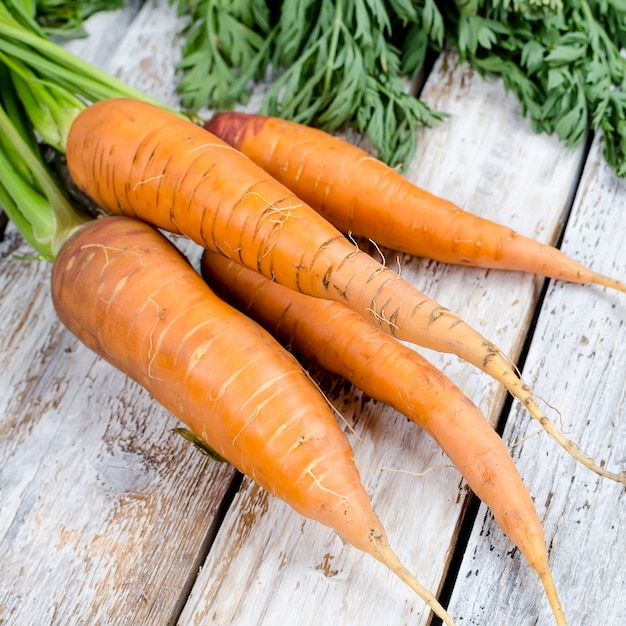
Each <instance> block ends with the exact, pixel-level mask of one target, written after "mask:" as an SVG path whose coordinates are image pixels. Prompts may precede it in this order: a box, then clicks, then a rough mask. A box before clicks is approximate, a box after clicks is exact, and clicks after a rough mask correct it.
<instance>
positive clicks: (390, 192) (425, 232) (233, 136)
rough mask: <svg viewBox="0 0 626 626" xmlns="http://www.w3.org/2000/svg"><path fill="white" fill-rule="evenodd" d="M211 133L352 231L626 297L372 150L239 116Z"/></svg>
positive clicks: (435, 255) (417, 251)
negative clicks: (602, 288)
mask: <svg viewBox="0 0 626 626" xmlns="http://www.w3.org/2000/svg"><path fill="white" fill-rule="evenodd" d="M205 127H206V128H207V129H208V130H209V131H211V132H212V133H213V134H215V135H217V136H218V137H221V138H222V139H224V140H225V141H226V142H228V143H229V144H230V145H232V146H234V147H235V148H237V149H238V150H241V151H242V152H243V153H244V154H246V155H247V156H248V157H250V158H251V159H252V160H253V161H254V162H255V163H257V164H258V165H260V166H261V167H262V168H263V169H265V170H266V171H267V172H269V173H270V174H271V175H272V176H274V177H275V178H276V179H277V180H279V181H280V182H282V183H283V184H284V185H285V186H286V187H288V188H289V189H291V190H292V191H293V192H294V193H295V194H296V195H297V196H299V197H300V198H302V199H303V200H304V201H305V202H307V203H308V204H309V205H310V206H312V207H313V208H314V209H316V210H317V211H319V212H320V213H321V214H322V215H324V217H326V219H328V221H329V222H331V223H333V224H334V225H335V226H336V227H337V228H338V229H339V230H341V231H343V232H344V233H348V232H351V233H353V234H354V235H357V236H363V237H367V238H369V239H372V240H373V241H375V242H376V243H377V244H379V245H382V246H385V247H388V248H392V249H394V250H398V251H401V252H406V253H408V254H412V255H415V256H419V257H425V258H429V259H434V260H436V261H440V262H443V263H452V264H457V265H466V266H471V267H485V268H493V269H498V270H515V271H522V272H530V273H533V274H538V275H540V276H546V277H549V278H555V279H559V280H564V281H570V282H574V283H595V284H598V285H602V286H605V287H611V288H614V289H617V290H619V291H623V292H626V283H624V282H621V281H618V280H615V279H613V278H609V277H607V276H602V275H601V274H598V273H596V272H594V271H592V270H590V269H589V268H587V267H585V266H584V265H582V264H581V263H579V262H577V261H575V260H573V259H571V258H570V257H568V256H567V255H565V254H564V253H563V252H561V251H560V250H559V249H557V248H555V247H553V246H549V245H544V244H542V243H539V242H538V241H536V240H535V239H532V238H530V237H525V236H523V235H521V234H519V233H517V232H515V231H513V230H511V229H510V228H508V227H506V226H504V225H501V224H498V223H496V222H493V221H491V220H487V219H484V218H481V217H479V216H478V215H474V214H472V213H469V212H467V211H464V210H462V209H461V208H459V207H458V206H456V205H455V204H453V203H452V202H449V201H448V200H445V199H443V198H440V197H438V196H435V195H433V194H431V193H429V192H428V191H425V190H424V189H420V188H419V187H417V186H415V185H413V184H412V183H411V182H410V181H408V180H407V179H406V178H404V176H402V175H401V174H399V173H398V172H397V171H395V170H393V169H392V168H390V167H388V166H387V165H385V164H384V163H383V162H382V161H379V160H377V159H375V158H373V157H372V156H371V155H369V154H368V153H367V152H365V151H364V150H362V149H360V148H358V147H356V146H354V145H352V144H350V143H348V142H346V141H344V140H342V139H340V138H338V137H334V136H332V135H330V134H328V133H326V132H324V131H322V130H318V129H315V128H310V127H308V126H304V125H302V124H298V123H296V122H291V121H287V120H282V119H278V118H272V117H265V116H262V115H252V114H246V113H237V112H224V113H218V114H217V115H215V116H214V117H213V119H212V120H210V121H208V122H207V123H206V125H205Z"/></svg>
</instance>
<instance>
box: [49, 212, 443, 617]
mask: <svg viewBox="0 0 626 626" xmlns="http://www.w3.org/2000/svg"><path fill="white" fill-rule="evenodd" d="M52 293H53V301H54V305H55V308H56V311H57V313H58V315H59V318H60V319H61V321H62V322H63V323H64V324H65V325H66V326H67V327H68V328H69V329H70V330H71V331H72V332H73V333H74V334H75V335H76V336H77V337H78V338H79V339H80V340H81V341H83V342H84V343H85V344H86V345H87V346H88V347H89V348H91V349H92V350H94V351H95V352H96V353H97V354H99V355H100V356H101V357H103V358H104V359H106V360H107V361H109V362H110V363H111V364H113V365H114V366H115V367H117V368H118V369H120V370H121V371H123V372H125V373H126V374H127V375H128V376H130V377H131V378H133V379H134V380H136V381H137V382H138V383H140V384H141V385H142V386H143V387H145V388H146V389H147V390H148V391H149V392H150V393H151V394H152V396H153V397H154V398H155V399H156V400H158V401H159V402H160V403H161V404H162V405H163V406H164V407H165V408H167V409H168V410H169V411H171V412H172V413H173V414H174V415H175V416H177V417H178V418H179V419H180V420H181V421H183V422H184V423H185V424H186V425H187V426H188V427H189V428H190V429H191V430H192V432H193V433H194V434H195V435H197V436H198V437H200V438H201V439H202V440H204V441H205V442H206V443H207V444H208V445H209V446H210V447H211V448H213V449H214V450H215V451H216V452H217V453H218V454H219V455H221V456H222V457H223V458H225V459H226V460H228V461H229V462H230V463H232V464H233V465H234V466H235V467H236V468H237V469H239V470H240V471H241V472H243V473H245V474H246V475H248V476H249V477H250V478H252V479H253V480H254V481H256V482H257V483H258V484H260V485H261V486H262V487H263V488H265V489H266V490H267V491H269V492H270V493H271V494H273V495H275V496H277V497H279V498H281V499H282V500H284V501H285V502H287V503H288V504H289V505H290V506H291V507H293V508H294V509H295V510H296V511H298V512H299V513H301V514H302V515H304V516H306V517H309V518H311V519H314V520H317V521H319V522H321V523H322V524H325V525H327V526H330V527H331V528H333V529H334V530H335V531H336V532H337V533H338V534H339V535H341V536H342V537H343V538H344V539H345V540H346V541H348V542H349V543H351V544H352V545H354V546H355V547H356V548H358V549H360V550H363V551H364V552H366V553H368V554H370V555H372V556H374V557H375V558H377V559H378V560H379V561H381V562H382V563H383V564H385V565H386V566H387V567H389V568H390V569H391V570H392V571H394V572H395V573H396V574H397V575H398V576H400V577H401V578H402V579H403V580H404V581H405V582H406V583H407V584H408V585H409V586H410V587H411V588H412V589H413V590H414V591H416V593H418V594H419V595H420V596H421V597H422V598H423V599H424V600H425V601H426V602H427V604H429V605H430V606H431V608H432V609H433V611H435V613H436V614H437V615H439V616H440V617H441V618H442V619H443V620H444V622H445V623H447V624H451V623H452V621H451V619H450V617H449V616H448V614H447V613H446V612H445V610H444V609H443V608H442V607H441V605H440V604H439V603H438V602H437V600H436V599H435V597H434V596H433V595H432V594H431V593H430V592H429V591H428V590H426V589H425V588H424V587H423V586H422V585H420V584H419V582H418V581H417V580H416V579H415V578H414V577H413V576H412V575H411V574H410V573H409V572H408V571H407V570H406V568H404V566H403V565H402V564H401V563H400V562H399V560H398V558H397V557H396V555H395V553H394V552H393V551H392V549H391V547H390V546H389V543H388V540H387V538H386V535H385V531H384V529H383V527H382V525H381V523H380V521H379V520H378V518H377V516H376V514H375V513H374V511H373V509H372V507H371V504H370V501H369V497H368V495H367V493H366V492H365V489H364V488H363V486H362V484H361V482H360V478H359V474H358V471H357V469H356V466H355V464H354V461H353V455H352V450H351V447H350V444H349V442H348V440H347V438H346V437H345V435H344V433H343V432H342V431H341V429H340V428H339V425H338V424H337V422H336V419H335V416H334V415H333V413H332V411H331V410H330V408H329V407H328V405H327V403H326V401H325V400H324V398H323V397H322V396H321V394H320V393H319V392H318V391H317V389H316V388H315V387H314V385H313V384H312V383H311V382H310V380H308V378H307V377H306V375H305V374H304V372H303V371H302V369H301V367H300V366H299V364H298V363H297V361H296V360H295V359H294V358H293V357H292V356H291V355H290V354H288V353H287V352H286V351H285V350H284V349H283V348H282V347H281V346H280V345H279V344H278V343H277V342H276V341H275V340H274V339H273V338H272V337H271V336H270V335H269V333H267V332H266V331H264V330H263V329H262V328H261V327H260V326H258V325H257V324H255V323H253V322H252V321H251V320H250V319H248V318H246V317H245V316H244V315H242V314H241V313H239V312H238V311H236V310H235V309H233V308H232V307H230V306H229V305H227V304H226V303H224V302H223V301H222V300H220V299H219V298H218V297H217V296H216V295H215V294H214V292H212V291H211V290H210V289H209V287H208V286H207V285H206V284H205V282H204V281H203V280H202V278H201V277H200V276H199V275H198V274H197V272H195V270H193V268H192V267H191V266H190V265H189V264H188V262H187V261H186V259H184V257H183V256H182V255H181V254H180V253H179V252H178V250H177V249H176V248H175V247H174V246H173V245H172V244H170V242H169V241H167V239H165V237H163V236H162V235H161V234H160V233H159V232H158V231H157V230H156V229H155V228H153V227H151V226H149V225H147V224H145V223H143V222H140V221H138V220H132V219H128V218H122V217H106V218H102V219H100V220H95V221H93V222H92V223H90V224H89V225H87V226H86V227H84V228H83V229H82V230H80V231H78V233H77V234H75V235H73V236H72V237H71V238H70V239H69V240H68V241H67V242H66V244H65V245H64V246H63V248H62V249H61V251H60V253H59V255H58V257H57V259H56V261H55V264H54V268H53V275H52Z"/></svg>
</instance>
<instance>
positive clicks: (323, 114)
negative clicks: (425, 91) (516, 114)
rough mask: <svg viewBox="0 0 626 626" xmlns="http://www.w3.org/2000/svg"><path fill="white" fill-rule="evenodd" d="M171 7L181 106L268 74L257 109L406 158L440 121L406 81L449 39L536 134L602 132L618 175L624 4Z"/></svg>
mask: <svg viewBox="0 0 626 626" xmlns="http://www.w3.org/2000/svg"><path fill="white" fill-rule="evenodd" d="M172 1H174V0H172ZM177 6H178V9H179V12H180V13H181V15H186V16H187V18H188V26H187V28H186V31H185V32H186V33H187V39H186V42H185V44H184V48H183V60H182V62H181V64H180V66H179V69H180V71H181V74H182V78H181V80H180V83H179V90H180V92H181V98H182V102H183V105H184V106H186V107H189V108H191V109H192V110H193V109H198V108H201V107H202V106H204V105H206V104H208V105H209V106H211V107H217V108H227V107H231V106H233V105H234V104H236V103H237V102H241V101H244V100H245V99H246V98H247V97H248V96H249V93H250V89H251V83H250V79H252V78H254V79H256V80H260V79H264V78H266V77H267V76H268V74H269V76H270V77H272V78H273V79H274V85H273V87H272V88H271V89H270V91H269V93H268V94H267V96H266V97H265V99H264V102H263V106H262V111H261V112H262V113H264V114H266V115H272V116H279V117H284V118H287V119H291V120H293V121H297V122H302V123H305V124H310V125H316V126H319V127H321V128H322V129H324V130H335V129H338V128H340V127H342V126H351V127H353V128H355V129H356V130H357V131H359V132H361V133H364V134H366V135H367V138H368V139H369V141H370V143H371V144H372V148H373V149H374V150H375V151H376V152H377V156H378V157H379V158H380V159H381V160H383V161H385V162H387V163H388V164H390V165H397V164H402V163H404V164H406V163H407V162H408V161H409V160H410V159H411V157H412V155H413V153H414V151H415V148H416V139H415V137H416V130H417V128H418V127H419V126H420V125H431V124H433V123H435V122H436V121H437V120H439V119H441V117H442V115H441V113H439V112H435V111H432V110H431V109H430V108H429V107H428V106H427V105H426V104H424V103H423V102H421V101H420V100H419V98H415V97H413V96H412V95H410V94H409V93H407V91H406V79H411V78H413V77H414V76H415V75H416V74H417V73H418V72H419V70H420V69H421V68H423V67H424V66H425V63H426V62H427V59H428V58H429V53H436V52H439V51H441V50H442V48H443V46H444V45H446V44H448V45H450V46H452V47H454V48H455V49H456V51H457V52H458V54H459V55H460V57H461V59H462V60H463V61H466V62H468V63H469V64H470V65H471V66H472V67H473V68H474V69H476V70H477V71H478V72H479V73H481V74H483V75H485V76H488V75H499V76H501V77H502V79H503V81H504V85H505V87H506V88H507V89H508V90H510V91H511V92H512V93H513V94H514V95H515V96H516V97H517V98H518V100H519V101H520V103H521V107H522V110H523V112H524V113H525V114H526V115H527V116H528V117H529V119H530V124H531V125H532V128H533V129H534V130H536V131H537V132H545V133H551V134H552V133H553V134H556V135H557V136H558V137H560V138H561V139H563V140H564V141H565V142H566V143H567V144H569V145H577V144H580V142H581V141H583V139H584V138H585V137H586V136H587V132H588V130H593V131H602V132H603V134H604V137H605V151H604V155H605V158H606V160H607V162H608V163H609V164H610V165H611V166H612V167H613V168H614V169H615V171H616V173H617V174H618V175H620V176H624V175H626V94H625V93H624V85H625V81H626V59H625V58H624V57H623V56H621V55H620V49H621V48H623V47H624V46H625V45H626V0H546V1H545V2H543V1H539V0H456V1H455V2H453V1H450V0H420V1H419V2H410V1H408V0H388V1H384V0H356V1H353V2H346V1H344V0H291V1H290V2H280V3H276V2H273V3H271V4H270V3H269V2H266V1H265V0H239V1H238V2H220V1H219V0H194V1H192V0H177ZM270 7H271V8H270ZM261 18H262V19H261ZM242 34H245V36H242ZM215 68H219V71H215ZM209 74H210V76H209Z"/></svg>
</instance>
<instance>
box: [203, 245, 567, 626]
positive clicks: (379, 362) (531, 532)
mask: <svg viewBox="0 0 626 626" xmlns="http://www.w3.org/2000/svg"><path fill="white" fill-rule="evenodd" d="M201 267H202V274H203V276H204V277H205V280H207V282H208V283H209V285H210V286H211V287H212V288H214V289H216V291H217V292H218V293H219V294H220V295H223V297H225V298H226V299H227V301H230V302H232V303H233V304H234V306H236V307H237V308H239V309H240V310H241V311H243V312H244V313H246V314H248V315H250V316H251V317H252V318H253V319H255V320H256V321H258V322H259V323H260V324H262V325H263V326H264V327H265V328H267V329H268V330H269V331H270V332H271V333H272V334H274V335H275V336H276V337H277V338H278V339H280V341H281V342H282V343H283V344H285V345H288V346H292V347H293V348H294V349H295V351H297V352H299V353H301V354H302V355H303V356H304V357H306V358H307V359H309V360H310V361H311V362H313V363H316V364H317V365H319V366H321V367H323V368H326V369H327V370H329V371H331V372H333V373H335V374H338V375H340V376H343V377H344V378H346V379H347V380H349V381H350V382H351V383H352V384H353V385H355V386H356V387H358V388H359V389H361V390H362V391H364V392H365V393H366V394H367V395H369V396H370V397H372V398H374V399H375V400H379V401H381V402H384V403H386V404H389V405H390V406H393V407H394V408H395V409H396V410H398V411H399V412H400V413H403V414H404V415H406V416H407V417H408V418H409V419H411V420H412V421H413V422H415V423H416V424H417V425H418V426H420V427H421V428H423V429H424V430H425V431H426V432H427V433H428V434H429V435H431V436H432V437H433V439H435V441H437V443H438V444H439V445H440V446H441V448H442V449H443V451H444V452H445V453H446V454H447V455H448V457H449V458H450V459H451V461H452V462H453V463H454V464H455V465H456V467H457V468H458V469H459V470H460V472H461V474H462V475H463V476H464V477H465V479H466V480H467V483H468V485H469V486H470V488H471V489H472V490H473V491H474V493H476V495H477V496H478V497H479V498H480V499H481V500H482V501H483V502H484V503H485V504H486V505H487V506H488V507H489V508H490V509H491V511H492V513H493V516H494V518H495V519H496V521H497V523H498V524H499V526H500V528H501V529H502V530H503V531H504V533H505V534H506V535H507V536H508V537H509V539H510V540H511V541H512V542H513V543H514V544H515V545H516V546H517V547H518V548H519V550H520V551H521V553H522V554H523V555H524V557H525V558H526V559H527V561H528V562H529V564H530V566H531V567H532V569H533V570H534V571H535V572H536V573H537V575H538V576H539V579H540V580H541V582H542V584H543V586H544V588H545V590H546V595H547V597H548V599H549V602H550V605H551V607H552V610H553V612H554V615H555V618H556V622H557V623H558V624H564V623H565V617H564V613H563V608H562V606H561V603H560V601H559V598H558V594H557V591H556V587H555V584H554V581H553V578H552V573H551V571H550V565H549V563H548V555H547V550H546V544H545V539H544V536H543V530H542V528H541V522H540V520H539V516H538V515H537V512H536V510H535V506H534V503H533V500H532V498H531V497H530V494H529V493H528V490H527V489H526V487H525V485H524V483H523V482H522V478H521V476H520V475H519V472H518V471H517V468H516V466H515V463H514V462H513V460H512V459H511V456H510V455H509V452H508V450H507V449H506V446H505V445H504V443H503V442H502V439H500V437H499V436H498V434H497V433H496V432H495V431H494V430H493V428H492V427H491V426H490V425H489V423H488V422H487V420H485V419H484V418H483V416H482V414H481V413H480V411H479V410H478V408H477V407H476V406H475V405H474V404H473V403H472V402H471V401H470V400H469V398H467V396H465V394H463V392H462V391H461V390H460V389H459V388H458V387H457V386H456V385H454V384H453V383H452V382H451V381H450V380H449V379H448V378H447V377H446V376H444V374H443V373H441V372H440V371H439V370H438V369H437V368H436V367H435V366H434V365H432V364H431V363H430V362H428V361H427V360H426V359H424V358H422V357H421V356H420V355H419V354H418V353H417V352H415V351H414V350H411V349H409V348H407V347H406V346H404V345H403V344H402V343H400V342H398V341H397V340H395V339H394V338H393V337H391V336H389V335H388V334H386V333H383V332H382V331H381V330H380V329H377V328H375V327H374V326H372V325H371V324H370V323H369V322H367V321H366V320H365V319H363V318H362V317H361V316H359V315H358V314H357V313H354V312H353V311H351V310H349V309H348V308H346V307H345V306H343V305H341V304H339V303H336V302H331V301H327V300H320V299H314V298H310V297H309V296H305V295H302V294H298V293H295V292H293V291H291V290H289V289H286V288H285V287H282V286H281V285H278V284H276V283H272V282H271V281H269V280H267V279H266V278H264V277H263V276H261V275H260V274H258V273H256V272H252V271H250V270H247V269H245V268H243V267H242V266H241V265H239V264H237V263H235V262H234V261H230V260H229V259H226V258H225V257H223V256H221V255H217V254H214V253H211V252H208V251H206V252H205V253H204V254H203V256H202V263H201Z"/></svg>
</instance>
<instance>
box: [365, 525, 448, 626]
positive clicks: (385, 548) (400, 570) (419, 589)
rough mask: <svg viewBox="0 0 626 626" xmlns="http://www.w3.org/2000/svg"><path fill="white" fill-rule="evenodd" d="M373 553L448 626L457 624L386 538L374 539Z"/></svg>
mask: <svg viewBox="0 0 626 626" xmlns="http://www.w3.org/2000/svg"><path fill="white" fill-rule="evenodd" d="M372 547H373V553H372V554H373V555H374V556H375V557H376V558H377V559H378V560H379V561H380V562H381V563H383V565H385V566H386V567H387V568H389V569H390V570H391V571H392V572H393V573H394V574H396V576H398V577H399V578H400V579H401V580H402V581H403V582H404V583H405V584H406V585H408V587H409V588H410V589H412V590H413V591H414V592H415V593H416V594H417V595H418V596H419V597H420V598H421V599H422V600H423V601H424V602H425V603H426V604H427V605H428V606H429V607H430V608H431V610H432V611H433V613H434V614H435V615H436V616H437V617H439V618H440V619H441V620H442V622H443V623H444V624H446V626H455V625H454V621H453V620H452V617H450V614H449V613H448V612H447V611H446V610H445V609H444V608H443V606H442V605H441V604H440V602H439V600H437V598H436V597H435V595H434V594H433V593H432V591H430V590H429V589H427V588H426V587H425V586H424V585H422V583H420V582H419V580H417V578H416V577H415V576H414V575H413V574H411V572H409V570H408V569H407V568H406V567H405V566H404V565H403V564H402V562H401V561H400V559H399V558H398V556H397V555H396V553H395V552H394V551H393V550H392V549H391V546H389V544H388V543H386V542H385V540H384V538H381V537H377V538H376V539H372Z"/></svg>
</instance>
